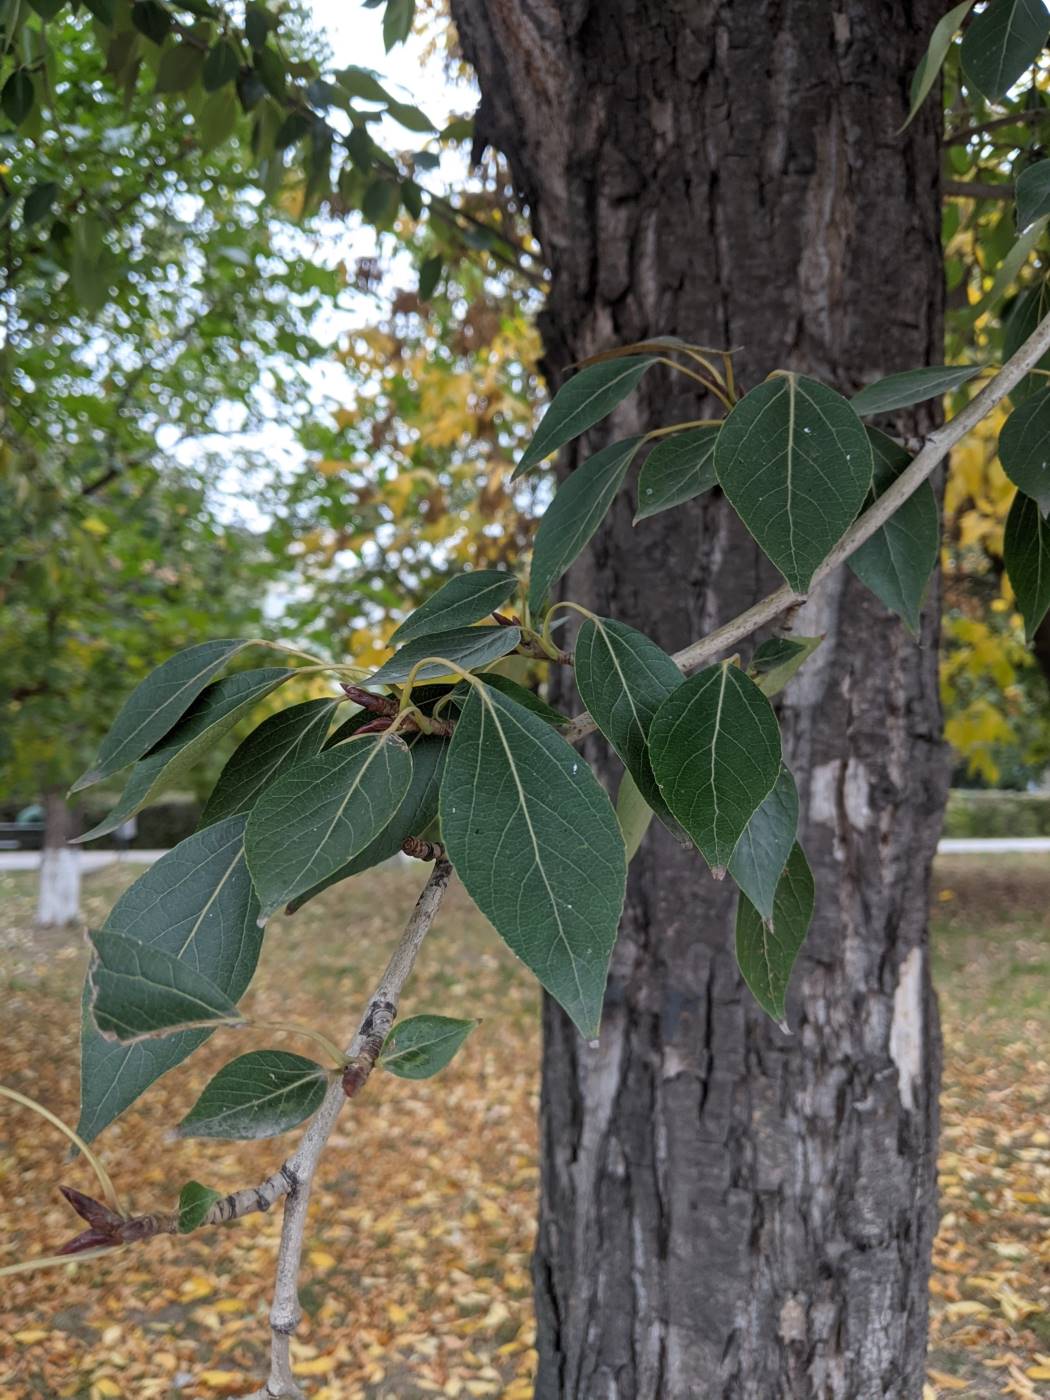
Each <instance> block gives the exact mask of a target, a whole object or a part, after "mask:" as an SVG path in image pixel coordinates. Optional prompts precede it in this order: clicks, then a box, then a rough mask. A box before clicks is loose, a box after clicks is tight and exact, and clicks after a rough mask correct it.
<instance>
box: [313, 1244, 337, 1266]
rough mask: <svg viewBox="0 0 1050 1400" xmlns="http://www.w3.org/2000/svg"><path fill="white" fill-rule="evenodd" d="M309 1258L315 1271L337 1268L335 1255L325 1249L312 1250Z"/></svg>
mask: <svg viewBox="0 0 1050 1400" xmlns="http://www.w3.org/2000/svg"><path fill="white" fill-rule="evenodd" d="M309 1257H310V1263H311V1264H312V1265H313V1266H314V1268H315V1269H334V1268H335V1266H336V1259H335V1257H334V1255H331V1254H329V1253H328V1251H327V1250H325V1249H311V1251H310V1256H309Z"/></svg>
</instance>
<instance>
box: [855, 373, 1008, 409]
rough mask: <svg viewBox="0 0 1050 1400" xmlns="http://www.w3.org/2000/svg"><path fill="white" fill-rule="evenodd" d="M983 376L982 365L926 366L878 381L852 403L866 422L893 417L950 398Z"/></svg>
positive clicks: (856, 395)
mask: <svg viewBox="0 0 1050 1400" xmlns="http://www.w3.org/2000/svg"><path fill="white" fill-rule="evenodd" d="M980 372H981V366H980V365H927V366H925V368H923V369H909V370H905V371H904V372H903V373H901V374H888V375H887V376H886V377H885V379H877V380H876V381H875V383H874V384H869V385H867V387H866V388H864V389H859V390H858V391H857V393H855V394H854V395H853V397H852V398H851V399H850V403H851V404H852V405H853V409H854V412H856V413H859V414H861V415H862V416H863V417H866V418H868V417H872V416H873V415H874V414H876V413H892V412H893V410H894V409H895V408H907V407H908V406H909V405H910V404H913V403H922V402H923V400H924V399H934V398H940V396H941V395H942V394H950V393H951V391H952V390H953V389H958V387H959V385H960V384H965V383H966V381H967V380H968V379H972V378H973V377H974V375H975V374H980Z"/></svg>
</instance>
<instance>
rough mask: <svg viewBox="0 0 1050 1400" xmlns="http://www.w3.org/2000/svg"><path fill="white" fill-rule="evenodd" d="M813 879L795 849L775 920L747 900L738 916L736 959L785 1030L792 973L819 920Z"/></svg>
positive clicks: (761, 1003)
mask: <svg viewBox="0 0 1050 1400" xmlns="http://www.w3.org/2000/svg"><path fill="white" fill-rule="evenodd" d="M813 901H814V889H813V876H812V873H811V872H810V868H809V862H808V861H807V860H806V857H805V853H804V852H803V850H802V847H801V846H799V845H798V844H797V843H796V844H795V846H794V848H793V849H792V852H791V855H790V857H789V858H788V863H787V865H786V866H785V867H784V873H783V874H782V875H781V877H780V883H779V884H778V885H777V893H776V899H775V900H774V902H773V918H772V921H767V920H765V919H763V918H762V916H761V914H760V913H759V912H758V910H757V909H756V908H755V906H754V905H753V904H752V903H751V901H750V900H749V899H748V898H747V896H746V895H743V894H742V895H741V896H740V904H739V906H738V907H737V912H736V960H737V963H738V964H739V967H740V971H741V972H742V973H743V975H744V981H745V982H746V983H747V985H748V986H749V987H750V989H751V994H752V996H753V997H754V998H755V1000H756V1001H757V1002H758V1004H759V1006H761V1008H762V1010H763V1011H765V1012H766V1013H767V1015H769V1016H772V1018H773V1020H774V1021H776V1022H777V1024H778V1025H780V1027H781V1029H782V1030H787V1027H786V1026H785V1025H784V1002H785V999H786V997H787V989H788V982H789V981H790V979H791V970H792V968H793V967H794V965H795V959H796V958H797V957H798V952H799V949H800V948H801V947H802V944H803V943H804V942H805V939H806V933H807V932H808V930H809V922H810V919H812V917H813Z"/></svg>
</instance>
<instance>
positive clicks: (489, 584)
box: [390, 569, 518, 646]
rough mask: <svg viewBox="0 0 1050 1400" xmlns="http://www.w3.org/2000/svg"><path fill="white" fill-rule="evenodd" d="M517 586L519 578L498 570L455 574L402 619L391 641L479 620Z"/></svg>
mask: <svg viewBox="0 0 1050 1400" xmlns="http://www.w3.org/2000/svg"><path fill="white" fill-rule="evenodd" d="M517 586H518V580H517V579H516V578H515V577H514V575H513V574H508V573H504V572H503V571H502V570H500V569H478V570H476V571H475V572H474V573H470V574H457V575H456V577H455V578H450V579H449V580H448V582H447V583H443V584H442V585H441V587H440V588H439V589H438V591H437V592H436V593H434V594H432V595H431V597H429V598H428V599H427V600H426V602H425V603H423V604H421V606H420V607H418V608H416V610H415V612H414V613H412V615H411V616H410V617H407V618H406V619H405V621H404V622H402V624H401V626H400V627H399V628H398V629H397V631H396V632H395V633H394V634H393V635H392V636H391V638H390V644H391V645H392V646H400V645H401V644H402V643H403V642H410V641H413V640H414V639H415V638H416V637H424V636H427V635H429V634H431V633H433V632H446V631H448V630H449V629H450V628H453V627H467V626H469V625H470V623H472V622H480V621H481V619H482V618H483V617H488V615H489V613H492V612H495V611H496V609H497V608H500V607H502V606H503V604H504V603H505V602H506V601H507V599H508V598H509V597H510V596H511V594H512V593H513V592H514V591H515V589H516V588H517Z"/></svg>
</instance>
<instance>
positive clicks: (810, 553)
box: [715, 374, 872, 593]
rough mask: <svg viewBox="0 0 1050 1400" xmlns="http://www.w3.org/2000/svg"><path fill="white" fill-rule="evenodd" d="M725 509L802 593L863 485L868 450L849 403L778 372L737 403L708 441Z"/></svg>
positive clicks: (852, 512) (858, 502) (859, 500)
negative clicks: (726, 500)
mask: <svg viewBox="0 0 1050 1400" xmlns="http://www.w3.org/2000/svg"><path fill="white" fill-rule="evenodd" d="M715 467H716V469H717V471H718V480H719V482H720V483H721V486H722V490H723V491H724V492H725V493H726V496H727V497H728V498H729V501H730V504H731V505H732V506H733V509H734V510H735V511H736V513H737V514H738V515H739V516H740V519H741V520H742V521H743V522H744V524H745V525H746V526H747V528H748V529H749V530H750V532H751V534H752V535H754V537H755V539H756V540H757V541H758V544H759V546H760V547H761V548H762V549H763V550H764V551H765V553H766V554H767V555H768V556H769V558H770V559H771V560H772V561H773V563H774V564H775V565H776V566H777V568H778V569H779V570H780V572H781V573H782V574H783V575H784V577H785V578H786V579H787V581H788V583H789V584H790V585H791V587H792V588H793V589H795V591H796V592H799V593H805V592H806V590H807V589H808V588H809V585H810V582H811V580H812V578H813V575H814V574H815V573H816V571H817V569H818V568H819V567H820V565H821V564H822V563H823V562H824V560H825V559H826V558H827V556H828V554H829V553H830V552H831V550H832V548H833V547H834V546H835V545H836V544H837V543H838V541H839V540H840V539H841V537H842V535H843V534H844V533H845V531H846V529H847V528H848V527H849V525H851V524H852V522H853V520H854V518H855V517H856V515H857V512H858V511H859V510H860V508H861V506H862V505H863V504H864V499H865V497H866V496H867V494H868V491H869V489H870V487H871V475H872V457H871V444H870V443H869V441H868V437H867V434H866V433H865V431H864V427H863V424H862V423H861V422H860V420H859V419H858V418H857V415H856V413H855V412H854V411H853V409H852V407H851V406H850V404H849V403H848V402H847V401H846V400H845V399H844V398H842V397H841V395H839V394H836V393H835V392H834V391H833V390H831V389H828V388H826V387H825V385H823V384H818V383H817V382H816V380H813V379H805V378H803V377H801V376H799V375H797V374H778V375H776V376H774V378H772V379H767V380H766V382H765V383H764V384H760V385H759V386H758V387H757V388H756V389H752V390H751V392H750V393H749V394H747V395H745V397H744V398H743V399H741V400H740V402H739V403H738V404H737V405H736V407H735V408H734V409H733V411H732V413H730V415H729V417H728V418H727V419H726V420H725V422H724V423H723V424H722V428H721V430H720V432H719V434H718V440H717V442H716V443H715Z"/></svg>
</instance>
